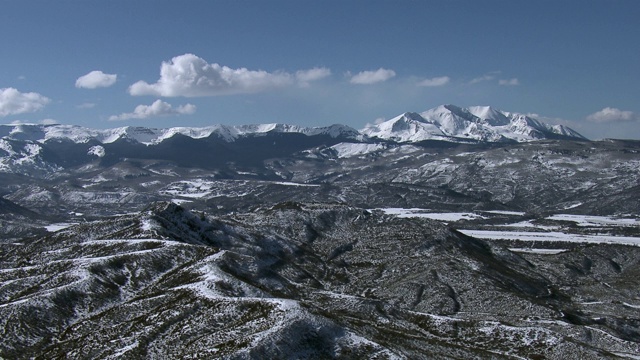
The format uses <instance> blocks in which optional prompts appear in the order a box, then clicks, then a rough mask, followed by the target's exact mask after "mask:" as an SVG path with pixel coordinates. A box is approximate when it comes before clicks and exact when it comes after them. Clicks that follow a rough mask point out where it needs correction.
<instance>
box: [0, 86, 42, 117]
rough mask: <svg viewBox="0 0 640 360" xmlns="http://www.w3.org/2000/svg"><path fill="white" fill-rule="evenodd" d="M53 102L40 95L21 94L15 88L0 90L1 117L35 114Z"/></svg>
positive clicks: (32, 93) (31, 93)
mask: <svg viewBox="0 0 640 360" xmlns="http://www.w3.org/2000/svg"><path fill="white" fill-rule="evenodd" d="M49 102H51V99H49V98H47V97H46V96H42V95H40V94H38V93H34V92H29V93H21V92H20V91H18V90H16V89H14V88H4V89H0V116H7V115H15V114H23V113H29V112H35V111H38V110H40V109H42V108H43V107H44V106H45V105H47V104H48V103H49Z"/></svg>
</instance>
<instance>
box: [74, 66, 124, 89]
mask: <svg viewBox="0 0 640 360" xmlns="http://www.w3.org/2000/svg"><path fill="white" fill-rule="evenodd" d="M117 78H118V75H116V74H105V73H103V72H102V71H99V70H95V71H92V72H90V73H88V74H86V75H82V76H80V77H79V78H78V79H77V80H76V87H77V88H84V89H96V88H103V87H109V86H111V85H113V84H115V83H116V80H117Z"/></svg>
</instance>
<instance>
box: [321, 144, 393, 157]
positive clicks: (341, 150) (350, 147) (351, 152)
mask: <svg viewBox="0 0 640 360" xmlns="http://www.w3.org/2000/svg"><path fill="white" fill-rule="evenodd" d="M384 148H385V146H384V145H382V144H356V143H345V142H343V143H339V144H336V145H333V146H331V147H330V149H333V150H335V151H336V153H337V155H338V158H341V159H343V158H350V157H354V156H361V155H366V154H369V153H372V152H375V151H378V150H382V149H384Z"/></svg>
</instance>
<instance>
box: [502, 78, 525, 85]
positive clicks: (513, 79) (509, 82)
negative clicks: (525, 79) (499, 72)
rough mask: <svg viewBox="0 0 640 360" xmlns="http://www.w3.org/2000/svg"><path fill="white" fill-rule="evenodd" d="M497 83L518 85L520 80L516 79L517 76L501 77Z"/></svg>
mask: <svg viewBox="0 0 640 360" xmlns="http://www.w3.org/2000/svg"><path fill="white" fill-rule="evenodd" d="M498 84H500V85H502V86H516V85H520V81H518V79H517V78H511V79H501V80H499V81H498Z"/></svg>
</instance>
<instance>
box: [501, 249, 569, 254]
mask: <svg viewBox="0 0 640 360" xmlns="http://www.w3.org/2000/svg"><path fill="white" fill-rule="evenodd" d="M509 250H511V251H513V252H518V253H525V254H540V255H556V254H560V253H563V252H566V251H569V250H568V249H533V248H509Z"/></svg>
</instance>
